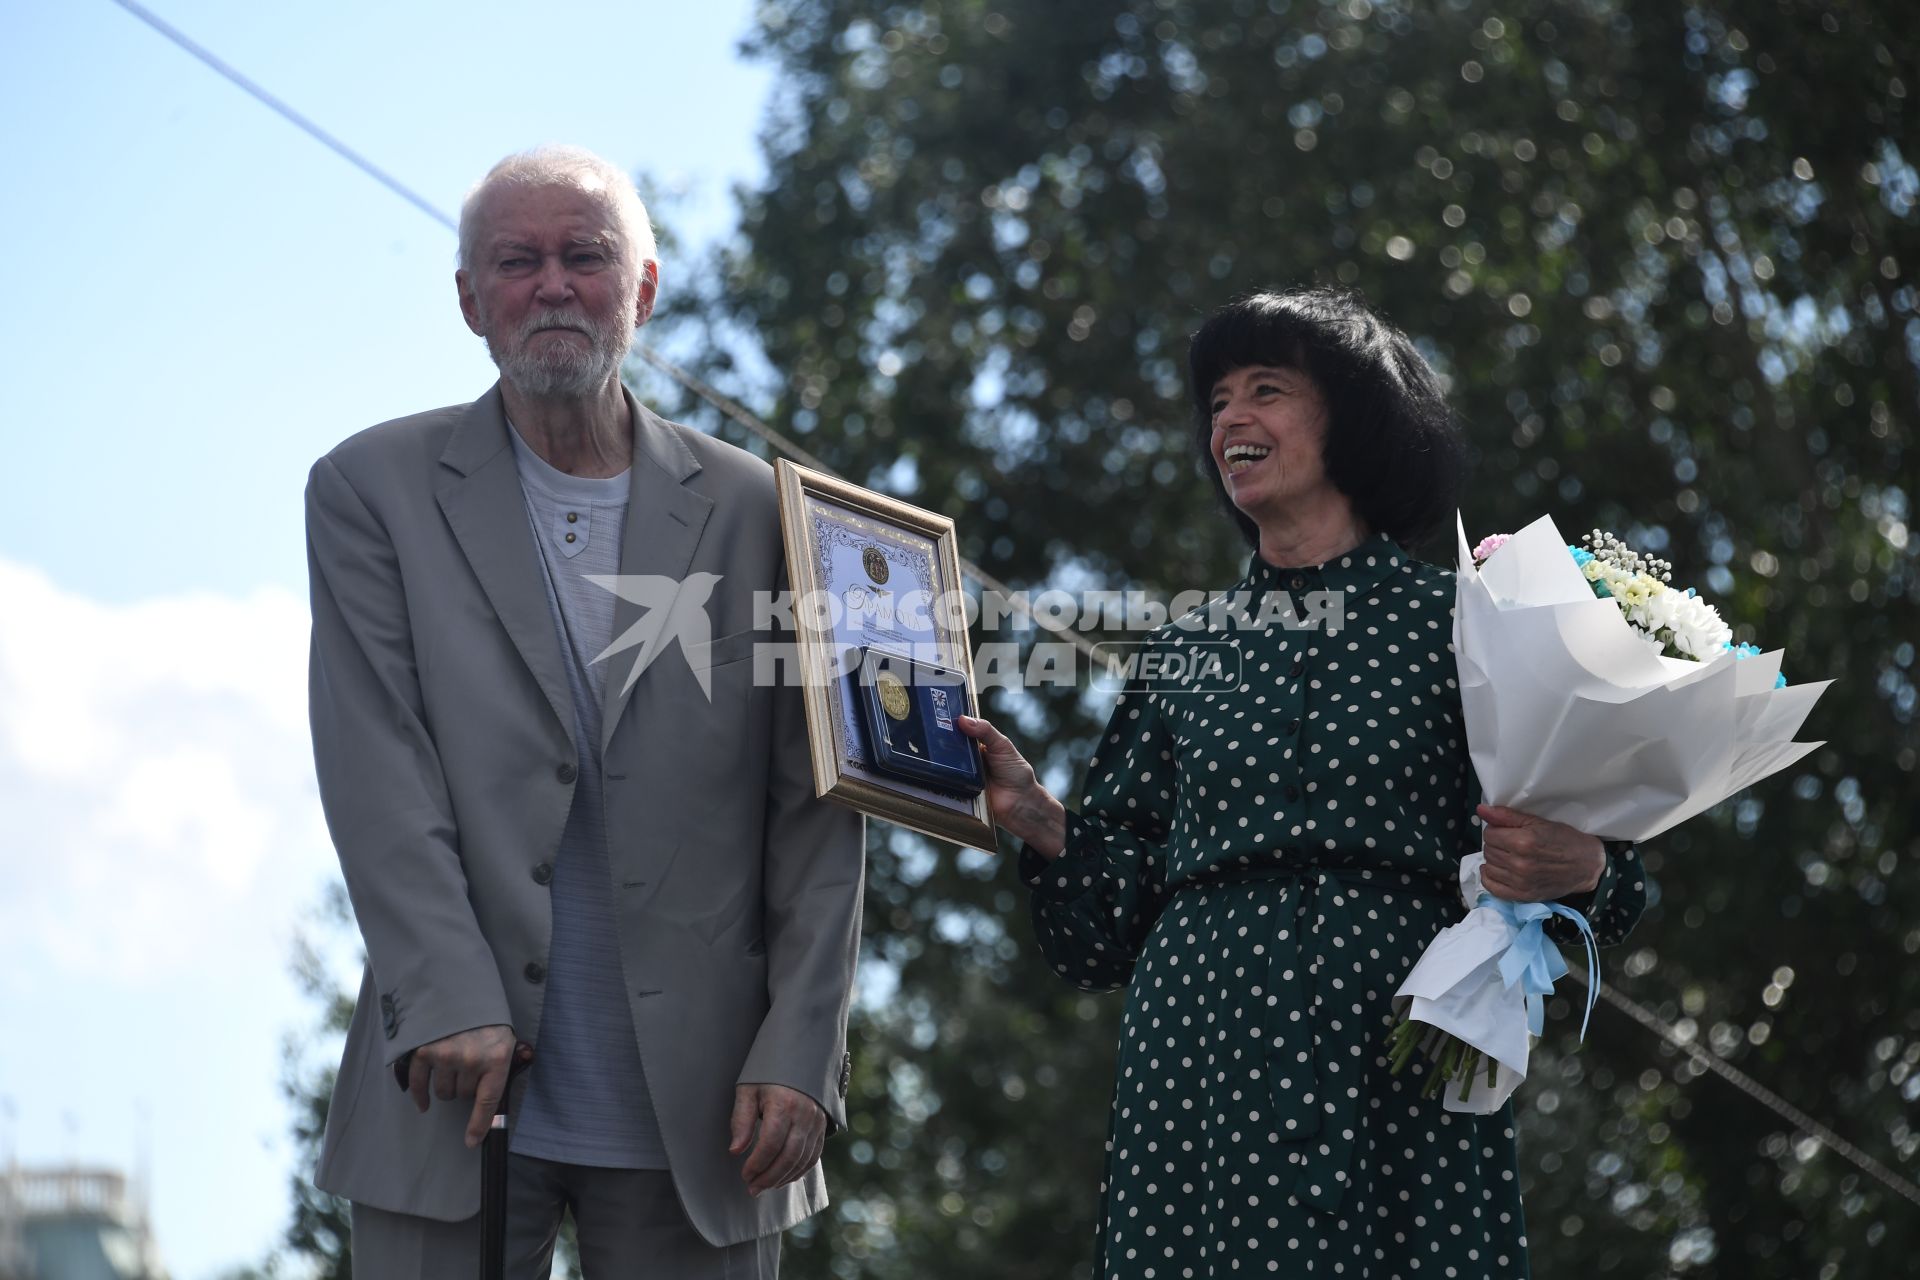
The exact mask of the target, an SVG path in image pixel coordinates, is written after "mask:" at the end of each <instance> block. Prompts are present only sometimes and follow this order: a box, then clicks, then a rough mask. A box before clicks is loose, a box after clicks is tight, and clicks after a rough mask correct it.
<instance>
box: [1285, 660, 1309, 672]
mask: <svg viewBox="0 0 1920 1280" xmlns="http://www.w3.org/2000/svg"><path fill="white" fill-rule="evenodd" d="M1306 669H1307V664H1306V663H1305V662H1304V661H1303V660H1301V659H1299V658H1295V659H1294V660H1293V667H1292V668H1291V669H1290V670H1289V671H1288V672H1287V674H1288V675H1290V676H1297V675H1299V674H1300V673H1301V672H1302V671H1305V670H1306Z"/></svg>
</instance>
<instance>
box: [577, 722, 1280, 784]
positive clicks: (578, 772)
mask: <svg viewBox="0 0 1920 1280" xmlns="http://www.w3.org/2000/svg"><path fill="white" fill-rule="evenodd" d="M1294 723H1295V724H1298V723H1299V721H1297V720H1296V721H1295V722H1294ZM553 776H554V777H556V778H558V779H560V781H562V782H572V781H573V780H574V779H575V778H577V777H579V776H580V771H579V770H578V769H576V768H574V767H573V762H572V761H571V760H569V761H567V762H565V763H563V764H562V765H561V766H560V767H559V768H558V769H555V770H554V771H553Z"/></svg>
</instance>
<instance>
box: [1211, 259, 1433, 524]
mask: <svg viewBox="0 0 1920 1280" xmlns="http://www.w3.org/2000/svg"><path fill="white" fill-rule="evenodd" d="M1250 365H1270V366H1272V367H1274V368H1281V369H1298V370H1299V371H1300V372H1302V373H1304V374H1306V375H1307V376H1308V377H1309V378H1311V379H1313V382H1314V385H1315V386H1316V387H1318V388H1319V390H1320V394H1321V395H1322V396H1323V397H1324V398H1325V400H1326V402H1327V440H1326V447H1325V451H1324V452H1323V454H1322V458H1323V460H1324V463H1325V466H1326V470H1327V478H1328V479H1329V480H1330V481H1332V483H1333V485H1334V487H1335V488H1337V489H1338V490H1339V491H1340V492H1341V493H1343V494H1345V495H1346V497H1347V499H1348V501H1350V502H1351V503H1352V504H1353V510H1354V514H1355V515H1357V516H1359V517H1360V519H1362V520H1364V521H1365V522H1366V524H1367V527H1368V528H1369V529H1371V530H1373V531H1374V532H1375V533H1384V534H1386V535H1387V536H1388V537H1389V538H1392V539H1393V540H1394V541H1395V542H1397V543H1399V544H1400V545H1401V546H1402V547H1412V546H1414V545H1415V544H1416V543H1418V542H1420V541H1421V540H1423V539H1425V538H1426V537H1428V536H1429V535H1431V534H1433V533H1435V532H1436V531H1438V530H1439V528H1440V527H1441V526H1442V525H1444V524H1445V523H1446V521H1447V517H1448V516H1449V515H1451V514H1452V512H1453V509H1454V502H1455V499H1456V496H1457V494H1458V491H1459V488H1460V482H1461V479H1462V477H1463V475H1464V473H1465V470H1466V443H1465V441H1464V440H1463V439H1462V436H1461V433H1460V428H1459V424H1458V423H1457V422H1456V421H1455V419H1454V416H1453V412H1452V410H1451V409H1449V408H1448V406H1447V400H1446V396H1445V395H1444V394H1443V393H1442V392H1441V390H1440V381H1439V379H1438V378H1437V377H1436V376H1435V375H1434V372H1433V370H1432V369H1431V368H1429V367H1428V365H1427V362H1426V361H1425V360H1424V359H1422V358H1421V356H1420V353H1419V352H1418V351H1416V350H1415V349H1414V346H1413V343H1412V342H1411V341H1409V340H1408V338H1407V335H1406V334H1404V333H1402V332H1400V330H1398V329H1396V328H1394V327H1393V326H1392V325H1390V324H1388V323H1387V322H1386V321H1385V320H1383V319H1381V318H1380V316H1378V315H1376V314H1375V313H1374V312H1372V311H1371V310H1369V309H1368V308H1367V306H1366V304H1365V303H1364V302H1362V301H1361V299H1360V297H1359V295H1357V294H1353V293H1348V292H1344V291H1341V290H1336V289H1319V288H1303V289H1288V290H1285V291H1283V292H1277V293H1255V294H1249V295H1247V296H1246V297H1242V298H1237V299H1235V300H1234V301H1232V302H1230V303H1228V304H1227V305H1226V306H1224V307H1221V308H1220V309H1219V310H1218V311H1215V312H1214V313H1213V314H1212V315H1210V316H1208V317H1207V318H1206V320H1205V321H1204V322H1203V323H1202V324H1201V326H1200V328H1199V331H1198V332H1196V333H1195V334H1194V335H1193V342H1192V345H1191V346H1189V347H1188V349H1187V380H1188V383H1189V385H1190V386H1191V388H1192V391H1193V405H1194V411H1195V430H1194V445H1195V447H1196V448H1197V449H1198V451H1199V454H1200V469H1201V470H1202V471H1203V472H1204V473H1205V474H1206V475H1207V477H1208V478H1209V479H1210V480H1211V481H1212V482H1213V489H1214V492H1215V493H1216V494H1217V495H1219V498H1220V501H1221V504H1222V505H1223V506H1225V507H1226V509H1227V514H1228V515H1230V516H1232V517H1233V522H1234V524H1236V525H1237V526H1239V529H1240V532H1241V534H1242V536H1244V537H1245V538H1246V540H1247V544H1248V545H1249V546H1251V547H1253V548H1254V549H1255V550H1256V551H1257V550H1259V547H1260V530H1259V527H1258V526H1257V525H1255V524H1254V522H1253V520H1252V519H1251V518H1250V517H1249V516H1248V515H1247V514H1246V513H1245V512H1243V511H1241V510H1240V509H1239V508H1238V507H1236V506H1234V505H1233V499H1232V498H1230V497H1228V496H1227V487H1226V483H1225V481H1224V480H1223V479H1222V478H1221V476H1220V470H1219V468H1218V467H1216V466H1215V465H1214V462H1213V454H1212V451H1211V450H1210V449H1209V448H1208V443H1209V438H1210V436H1211V435H1212V432H1213V421H1212V418H1213V415H1212V412H1211V408H1212V406H1211V403H1210V402H1211V400H1212V397H1213V388H1214V384H1216V383H1217V382H1219V381H1220V379H1221V378H1223V377H1225V376H1226V375H1227V374H1229V373H1232V372H1233V371H1234V370H1235V369H1244V368H1246V367H1248V366H1250Z"/></svg>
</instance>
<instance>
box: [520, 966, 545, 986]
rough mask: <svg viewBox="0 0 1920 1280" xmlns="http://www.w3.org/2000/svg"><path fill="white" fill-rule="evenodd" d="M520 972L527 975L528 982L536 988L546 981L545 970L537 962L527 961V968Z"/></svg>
mask: <svg viewBox="0 0 1920 1280" xmlns="http://www.w3.org/2000/svg"><path fill="white" fill-rule="evenodd" d="M521 972H522V973H524V974H526V975H527V981H528V982H531V983H534V984H535V985H536V986H537V985H538V984H540V983H542V982H545V981H546V980H547V968H546V966H545V965H543V964H541V963H540V962H539V961H538V960H529V961H527V967H526V968H525V969H523V970H521Z"/></svg>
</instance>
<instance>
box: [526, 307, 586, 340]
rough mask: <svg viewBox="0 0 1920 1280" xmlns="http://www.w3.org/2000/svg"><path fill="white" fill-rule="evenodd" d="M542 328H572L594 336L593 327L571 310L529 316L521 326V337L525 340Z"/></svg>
mask: <svg viewBox="0 0 1920 1280" xmlns="http://www.w3.org/2000/svg"><path fill="white" fill-rule="evenodd" d="M542 329H571V330H572V331H573V332H575V333H584V334H585V335H586V336H587V337H589V338H591V337H592V336H593V327H592V326H591V325H589V324H588V323H587V321H586V319H585V318H584V317H582V316H578V315H575V314H574V313H573V312H570V311H543V312H541V313H540V314H539V315H536V316H529V317H528V318H527V320H526V322H525V323H524V324H522V325H521V326H520V333H519V335H518V336H519V338H520V340H521V341H523V342H524V341H525V340H527V339H528V338H531V337H532V336H533V335H534V334H536V333H538V332H540V331H541V330H542Z"/></svg>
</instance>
